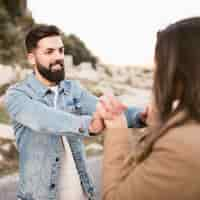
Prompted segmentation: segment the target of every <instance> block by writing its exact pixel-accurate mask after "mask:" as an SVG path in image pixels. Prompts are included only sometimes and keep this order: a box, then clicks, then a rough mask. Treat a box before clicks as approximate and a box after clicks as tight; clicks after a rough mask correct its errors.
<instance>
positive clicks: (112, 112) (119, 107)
mask: <svg viewBox="0 0 200 200" xmlns="http://www.w3.org/2000/svg"><path fill="white" fill-rule="evenodd" d="M125 109H127V106H125V105H124V104H122V103H121V102H120V101H119V100H117V99H116V98H115V97H114V96H113V95H110V94H107V95H104V96H102V97H100V98H99V103H98V106H97V112H98V114H100V115H101V117H102V118H104V119H113V117H114V116H116V115H119V114H121V113H122V112H123V111H124V110H125Z"/></svg>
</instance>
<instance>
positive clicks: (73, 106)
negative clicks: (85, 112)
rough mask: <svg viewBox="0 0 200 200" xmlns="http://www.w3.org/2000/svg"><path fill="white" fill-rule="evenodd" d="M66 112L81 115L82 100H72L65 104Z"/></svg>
mask: <svg viewBox="0 0 200 200" xmlns="http://www.w3.org/2000/svg"><path fill="white" fill-rule="evenodd" d="M64 110H65V111H66V112H70V113H73V114H76V115H81V113H82V106H81V102H80V100H78V99H76V98H72V99H70V100H68V101H66V102H65V106H64Z"/></svg>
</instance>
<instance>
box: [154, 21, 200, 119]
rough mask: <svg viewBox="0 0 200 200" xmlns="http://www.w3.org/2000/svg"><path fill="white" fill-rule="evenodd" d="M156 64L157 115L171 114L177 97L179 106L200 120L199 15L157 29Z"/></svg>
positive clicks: (165, 115)
mask: <svg viewBox="0 0 200 200" xmlns="http://www.w3.org/2000/svg"><path fill="white" fill-rule="evenodd" d="M155 64H156V69H155V74H154V97H155V103H156V107H157V109H158V112H159V115H160V119H161V120H162V121H166V120H167V119H168V118H169V117H170V115H171V114H172V106H173V102H174V100H176V99H177V98H178V99H179V101H180V103H179V106H178V107H179V108H178V109H184V110H186V111H187V113H188V114H189V116H190V117H191V118H192V119H194V120H197V121H200V78H199V75H200V17H193V18H188V19H185V20H181V21H178V22H176V23H174V24H172V25H170V26H168V27H167V28H166V29H164V30H162V31H160V32H158V35H157V43H156V49H155ZM177 95H178V96H177Z"/></svg>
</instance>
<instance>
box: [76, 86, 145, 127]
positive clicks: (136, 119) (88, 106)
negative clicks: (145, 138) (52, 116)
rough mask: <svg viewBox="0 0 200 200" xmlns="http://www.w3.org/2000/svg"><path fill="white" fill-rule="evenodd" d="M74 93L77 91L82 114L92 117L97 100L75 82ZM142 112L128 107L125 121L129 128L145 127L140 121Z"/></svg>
mask: <svg viewBox="0 0 200 200" xmlns="http://www.w3.org/2000/svg"><path fill="white" fill-rule="evenodd" d="M75 87H76V88H75V89H74V91H79V92H80V93H79V96H80V99H81V104H82V114H86V115H91V116H92V115H93V113H95V112H96V107H97V103H98V102H99V98H98V97H96V96H94V95H92V94H91V93H90V92H88V91H87V90H86V89H84V88H82V87H81V86H80V84H78V83H77V82H76V84H75ZM142 112H144V110H143V109H142V108H138V107H134V106H131V107H128V109H127V110H126V111H125V115H126V119H127V122H128V127H129V128H133V127H134V128H142V127H144V126H145V124H144V122H143V121H142V120H141V113H142Z"/></svg>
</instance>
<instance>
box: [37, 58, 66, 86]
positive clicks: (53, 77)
mask: <svg viewBox="0 0 200 200" xmlns="http://www.w3.org/2000/svg"><path fill="white" fill-rule="evenodd" d="M36 64H37V70H38V72H39V73H40V74H41V76H42V77H43V78H45V79H47V80H48V81H50V82H54V83H56V84H58V83H59V82H60V81H62V80H64V78H65V68H64V61H63V60H56V61H55V62H54V63H51V64H50V65H49V66H48V67H44V66H43V65H42V64H40V63H39V62H37V63H36ZM54 65H60V67H61V69H57V70H55V71H53V66H54Z"/></svg>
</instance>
